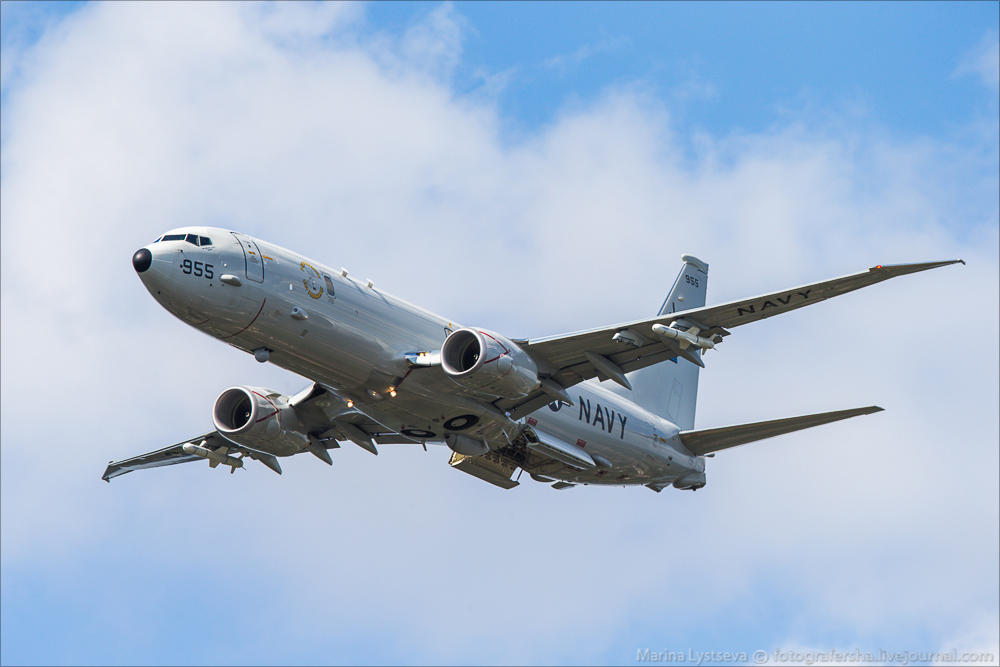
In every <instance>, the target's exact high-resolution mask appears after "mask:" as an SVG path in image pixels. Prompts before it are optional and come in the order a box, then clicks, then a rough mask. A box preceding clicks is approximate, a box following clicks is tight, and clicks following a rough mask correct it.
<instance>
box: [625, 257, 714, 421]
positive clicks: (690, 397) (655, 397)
mask: <svg viewBox="0 0 1000 667" xmlns="http://www.w3.org/2000/svg"><path fill="white" fill-rule="evenodd" d="M681 260H682V261H683V262H684V266H683V268H681V272H680V275H678V276H677V280H676V281H674V286H673V287H672V288H671V289H670V293H669V294H667V298H666V301H664V302H663V306H662V307H661V308H660V312H659V313H658V314H659V315H666V314H668V313H679V312H681V311H684V310H691V309H692V308H701V307H703V306H704V305H705V294H706V291H707V289H708V264H706V263H705V262H703V261H701V260H700V259H698V258H696V257H692V256H690V255H683V256H682V257H681ZM691 350H692V352H693V353H694V354H700V351H698V350H697V349H694V348H691ZM699 370H700V369H699V368H698V366H696V365H695V364H693V363H691V362H690V361H688V360H686V359H684V358H683V357H677V358H676V359H673V360H672V361H664V362H661V363H659V364H656V365H655V366H650V367H648V368H643V369H642V370H638V371H633V372H631V373H629V374H628V380H629V383H630V384H631V385H632V391H628V390H627V389H623V388H620V387H612V389H613V390H614V391H615V393H618V394H621V395H623V396H626V397H628V398H629V399H630V400H632V401H633V402H635V403H636V404H637V405H639V406H641V407H643V408H645V409H646V410H649V411H650V412H652V413H653V414H656V415H659V416H661V417H663V418H664V419H669V420H670V421H671V422H673V423H674V424H676V425H677V426H678V427H680V428H681V429H682V430H689V429H693V428H694V410H695V404H696V402H697V398H698V371H699Z"/></svg>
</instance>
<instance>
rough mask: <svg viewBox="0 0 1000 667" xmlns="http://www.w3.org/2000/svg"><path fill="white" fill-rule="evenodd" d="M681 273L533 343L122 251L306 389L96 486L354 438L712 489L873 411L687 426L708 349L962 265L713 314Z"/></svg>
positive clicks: (358, 286) (219, 252)
mask: <svg viewBox="0 0 1000 667" xmlns="http://www.w3.org/2000/svg"><path fill="white" fill-rule="evenodd" d="M681 259H682V261H683V266H682V267H681V271H680V274H679V275H678V277H677V279H676V281H675V282H674V284H673V287H672V288H671V289H670V292H669V293H668V295H667V297H666V300H665V301H664V303H663V306H662V307H661V308H660V310H659V312H658V313H657V314H656V315H655V316H653V317H649V318H646V319H638V320H634V321H631V322H623V323H620V324H614V325H610V326H604V327H599V328H596V329H590V330H587V331H580V332H576V333H570V334H564V335H559V336H548V337H543V338H532V339H518V338H507V337H505V336H504V335H502V334H499V333H496V332H493V331H488V330H486V329H480V328H477V327H466V326H460V325H458V324H457V323H456V322H455V321H453V320H450V319H447V318H445V317H440V316H438V315H435V314H433V313H430V312H428V311H426V310H423V309H421V308H418V307H416V306H413V305H411V304H409V303H406V302H405V301H402V300H400V299H397V298H395V297H393V296H392V295H390V294H387V293H385V292H383V291H382V290H380V289H378V288H377V287H376V286H375V285H374V284H373V283H372V282H371V281H370V280H369V281H360V280H357V279H355V278H353V277H352V276H350V275H349V274H348V272H347V271H346V270H344V269H341V270H339V271H335V270H333V269H331V268H329V267H327V266H324V265H322V264H320V263H319V262H316V261H314V260H312V259H308V258H306V257H303V256H301V255H298V254H296V253H294V252H291V251H289V250H285V249H284V248H280V247H278V246H275V245H272V244H270V243H266V242H264V241H261V240H258V239H254V238H251V237H250V236H246V235H244V234H240V233H237V232H233V231H229V230H224V229H218V228H211V227H184V228H180V229H175V230H173V231H170V232H168V233H166V234H164V235H163V236H161V237H160V238H158V239H156V241H154V242H153V243H150V244H149V245H147V246H145V247H143V248H141V249H140V250H138V251H137V252H136V253H135V254H134V255H133V256H132V266H133V267H134V269H135V270H136V272H137V273H138V275H139V278H140V279H141V280H142V283H143V285H145V286H146V289H148V290H149V293H150V294H151V295H152V296H153V298H154V299H156V300H157V301H158V302H159V303H160V305H162V306H163V307H164V308H166V309H167V310H168V311H169V312H170V313H172V314H173V315H175V316H176V317H178V318H180V319H181V320H183V321H184V322H186V323H188V324H189V325H191V326H192V327H194V328H196V329H199V330H201V331H203V332H205V333H207V334H209V335H210V336H213V337H215V338H217V339H219V340H220V341H222V342H225V343H228V344H229V345H232V346H234V347H236V348H238V349H240V350H243V351H245V352H248V353H250V354H253V356H254V358H255V359H256V360H257V361H259V362H261V363H265V362H270V363H272V364H276V365H278V366H280V367H282V368H284V369H287V370H289V371H291V372H293V373H297V374H299V375H301V376H303V377H304V378H307V379H308V380H310V384H309V385H308V386H306V387H305V388H304V389H302V390H301V391H300V392H298V393H296V394H295V395H294V396H285V395H282V394H281V393H279V392H276V391H271V390H270V389H265V388H261V387H249V386H236V387H232V388H229V389H226V390H225V391H224V392H222V394H220V395H219V397H218V399H217V400H216V401H215V406H214V409H213V411H212V421H213V425H214V428H213V429H212V430H210V431H208V432H207V433H204V434H202V435H199V436H197V437H194V438H190V439H188V440H185V441H184V442H181V443H178V444H175V445H172V446H170V447H166V448H164V449H160V450H157V451H155V452H151V453H149V454H144V455H142V456H136V457H134V458H130V459H125V460H122V461H112V462H111V463H110V464H109V465H108V467H107V470H105V472H104V475H103V477H102V479H104V480H106V481H110V480H111V478H112V477H117V476H119V475H124V474H125V473H128V472H131V471H133V470H138V469H141V468H153V467H158V466H166V465H173V464H177V463H185V462H188V461H197V460H201V459H205V460H207V461H208V464H209V465H210V466H211V467H212V468H216V467H218V466H220V465H222V466H229V467H230V468H231V472H235V471H236V469H237V468H242V467H243V464H244V459H245V458H247V457H249V458H250V459H253V460H257V461H260V462H261V463H263V464H264V465H265V466H267V467H268V468H270V469H272V470H273V471H275V472H276V473H279V474H280V473H281V466H280V464H279V462H278V459H279V458H280V457H286V456H294V455H296V454H301V453H305V452H309V453H311V454H312V455H314V456H316V457H317V458H318V459H320V460H321V461H323V462H325V463H327V464H329V465H332V464H333V461H332V459H331V457H330V452H329V450H330V449H335V448H338V447H340V443H341V442H353V443H354V444H356V445H358V446H360V447H362V448H364V449H366V450H368V451H369V452H371V453H372V454H378V452H379V450H378V447H379V446H381V445H388V444H398V443H410V444H416V445H423V447H424V449H426V448H427V444H428V443H434V444H440V443H444V444H446V445H447V446H448V447H449V448H450V449H451V456H450V459H449V463H450V465H451V466H452V467H454V468H457V469H459V470H461V471H463V472H466V473H469V474H470V475H473V476H475V477H478V478H480V479H482V480H485V481H487V482H490V483H491V484H494V485H496V486H499V487H501V488H504V489H509V488H513V487H515V486H517V485H518V484H519V482H518V479H519V478H520V476H521V475H520V473H518V476H517V477H518V479H515V478H514V473H516V472H518V470H519V469H520V470H521V471H526V472H528V473H529V475H530V477H531V478H532V479H534V480H536V481H538V482H543V483H548V484H552V486H553V487H554V488H556V489H565V488H569V487H572V486H575V485H580V484H583V485H586V484H612V485H622V486H629V485H645V486H647V487H649V488H650V489H653V490H654V491H656V492H660V491H661V490H663V489H664V488H667V487H669V486H673V487H674V488H677V489H691V490H696V489H699V488H701V487H703V486H704V485H705V459H706V457H711V456H714V455H715V452H718V451H720V450H724V449H728V448H730V447H735V446H737V445H742V444H745V443H749V442H753V441H756V440H762V439H764V438H770V437H772V436H776V435H781V434H784V433H791V432H793V431H798V430H801V429H805V428H810V427H813V426H819V425H821V424H827V423H830V422H834V421H838V420H841V419H847V418H849V417H855V416H858V415H867V414H871V413H873V412H879V411H881V409H882V408H879V407H877V406H870V407H860V408H854V409H849V410H838V411H835V412H825V413H821V414H812V415H806V416H800V417H791V418H788V419H778V420H773V421H763V422H756V423H750V424H740V425H736V426H724V427H721V428H710V429H695V428H694V415H695V401H696V398H697V390H698V373H699V371H700V370H701V369H702V368H703V367H704V361H703V360H702V355H703V354H704V352H706V351H707V350H712V349H715V348H716V347H718V346H719V344H720V343H722V342H723V341H724V340H725V338H726V337H727V336H729V335H730V329H732V328H734V327H738V326H740V325H742V324H748V323H750V322H756V321H758V320H761V319H764V318H767V317H772V316H774V315H780V314H784V313H787V312H788V311H791V310H796V309H798V308H802V307H804V306H808V305H811V304H814V303H818V302H820V301H824V300H826V299H829V298H831V297H835V296H839V295H841V294H845V293H847V292H851V291H853V290H856V289H860V288H862V287H867V286H869V285H873V284H875V283H878V282H882V281H883V280H888V279H889V278H895V277H896V276H902V275H906V274H908V273H916V272H918V271H925V270H927V269H933V268H937V267H940V266H946V265H948V264H954V263H956V262H962V263H963V264H964V263H965V262H963V261H962V260H951V261H944V262H931V263H925V264H898V265H894V266H881V265H880V266H876V267H874V268H871V269H868V270H867V271H862V272H860V273H855V274H853V275H849V276H844V277H842V278H836V279H833V280H827V281H824V282H819V283H814V284H811V285H805V286H802V287H795V288H791V289H786V290H781V291H779V292H774V293H773V294H765V295H763V296H757V297H753V298H749V299H743V300H740V301H734V302H730V303H725V304H722V305H717V306H707V307H706V306H705V294H706V289H707V285H708V264H706V263H705V262H703V261H701V260H699V259H697V258H695V257H692V256H689V255H684V256H682V258H681Z"/></svg>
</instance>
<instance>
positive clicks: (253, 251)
mask: <svg viewBox="0 0 1000 667" xmlns="http://www.w3.org/2000/svg"><path fill="white" fill-rule="evenodd" d="M233 236H235V237H236V240H237V241H239V243H240V247H241V248H243V259H244V260H245V261H246V268H247V280H252V281H254V282H255V283H262V282H264V259H263V257H261V254H260V249H259V248H258V247H257V244H256V243H255V242H254V240H253V239H252V238H250V237H249V236H246V235H244V234H237V233H236V232H233Z"/></svg>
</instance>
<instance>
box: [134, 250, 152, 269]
mask: <svg viewBox="0 0 1000 667" xmlns="http://www.w3.org/2000/svg"><path fill="white" fill-rule="evenodd" d="M152 263H153V253H151V252H149V250H147V249H146V248H140V249H139V250H136V251H135V254H134V255H132V266H133V267H134V268H135V272H136V273H142V272H143V271H145V270H146V269H148V268H149V267H150V265H151V264H152Z"/></svg>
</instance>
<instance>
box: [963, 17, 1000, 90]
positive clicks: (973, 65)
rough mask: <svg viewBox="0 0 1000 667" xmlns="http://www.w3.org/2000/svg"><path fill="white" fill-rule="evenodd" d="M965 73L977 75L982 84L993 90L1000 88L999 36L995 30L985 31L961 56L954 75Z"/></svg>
mask: <svg viewBox="0 0 1000 667" xmlns="http://www.w3.org/2000/svg"><path fill="white" fill-rule="evenodd" d="M965 75H972V76H977V77H979V79H980V80H981V81H982V83H983V85H984V86H986V87H988V88H992V89H993V90H994V91H996V90H998V89H1000V36H998V34H997V32H996V30H992V31H990V32H988V33H986V34H985V35H984V36H983V38H982V39H981V40H979V43H978V44H976V46H975V47H973V48H972V49H970V50H969V51H968V52H967V53H966V54H965V56H964V57H963V58H962V61H961V62H960V63H959V65H958V68H957V69H956V70H955V76H965Z"/></svg>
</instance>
